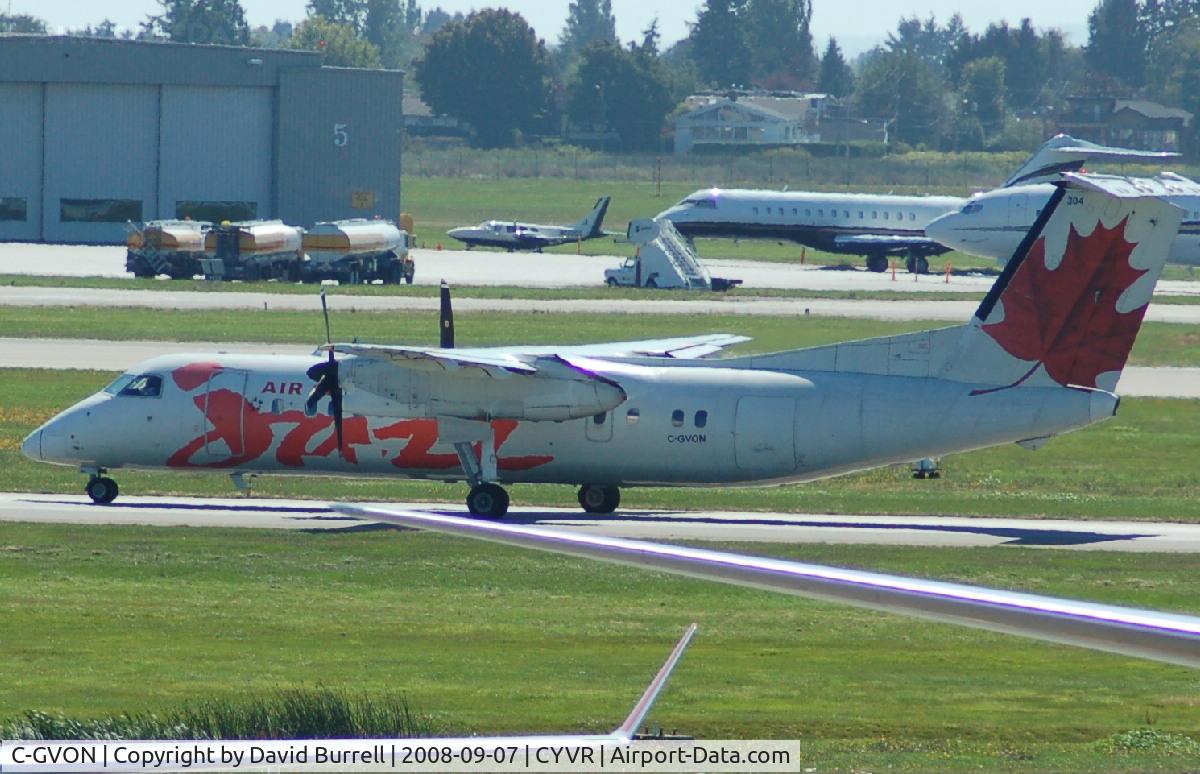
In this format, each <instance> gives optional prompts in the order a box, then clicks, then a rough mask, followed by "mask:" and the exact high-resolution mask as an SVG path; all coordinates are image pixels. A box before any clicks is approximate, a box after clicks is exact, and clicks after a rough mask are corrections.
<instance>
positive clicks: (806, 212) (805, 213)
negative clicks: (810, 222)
mask: <svg viewBox="0 0 1200 774" xmlns="http://www.w3.org/2000/svg"><path fill="white" fill-rule="evenodd" d="M804 217H806V218H811V217H812V210H810V209H805V210H804Z"/></svg>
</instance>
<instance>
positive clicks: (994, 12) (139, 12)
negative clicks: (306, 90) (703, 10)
mask: <svg viewBox="0 0 1200 774" xmlns="http://www.w3.org/2000/svg"><path fill="white" fill-rule="evenodd" d="M1096 2H1097V0H1058V2H1046V0H1005V2H1003V3H995V2H981V0H813V37H814V38H815V40H816V44H817V47H818V49H824V46H825V42H826V40H827V39H828V38H829V37H830V36H833V37H836V38H837V39H838V41H839V43H840V44H841V45H842V48H843V49H844V50H845V51H846V52H847V53H848V54H850V55H854V54H857V53H860V52H861V51H864V50H866V49H868V48H870V47H871V46H873V45H875V44H876V43H878V42H880V41H881V40H883V38H884V37H885V36H886V35H887V33H888V32H889V31H891V30H893V29H895V27H896V22H897V21H899V20H900V19H901V18H902V17H907V16H913V15H916V16H919V17H921V18H926V17H928V16H929V14H931V13H932V14H935V15H936V16H937V17H938V18H939V19H946V18H949V17H950V16H951V15H953V14H954V13H955V12H958V13H961V14H962V15H963V19H964V20H965V21H966V24H967V27H968V28H969V29H971V30H972V31H975V32H981V31H982V30H983V29H984V28H986V27H987V25H988V24H989V23H990V22H993V21H1000V20H1003V19H1007V20H1008V21H1009V22H1010V23H1012V24H1017V23H1019V22H1020V20H1021V18H1022V17H1025V16H1028V17H1029V18H1031V19H1033V23H1034V26H1036V27H1039V28H1047V27H1057V28H1059V29H1061V30H1063V31H1064V32H1066V33H1067V36H1068V39H1070V40H1071V42H1073V43H1076V44H1083V43H1086V42H1087V15H1088V13H1089V12H1090V11H1091V9H1092V8H1093V7H1095V5H1096ZM420 4H421V7H422V8H425V9H428V8H432V7H435V6H439V5H440V6H441V7H442V8H444V9H446V10H447V11H450V12H451V13H453V12H455V11H463V12H469V11H471V10H472V9H475V8H484V7H488V6H497V5H503V6H505V7H507V8H510V9H512V10H514V11H518V12H520V13H521V14H522V15H523V16H524V17H525V19H526V20H527V21H528V22H529V23H530V24H532V25H533V27H534V29H536V30H537V32H538V35H540V36H541V37H543V38H545V39H546V42H547V43H554V42H555V41H557V40H558V36H559V33H560V32H561V31H562V28H563V23H564V22H565V20H566V17H567V6H568V0H507V2H490V3H489V2H479V1H473V0H421V2H420ZM700 4H701V3H700V0H612V5H613V14H614V15H615V16H616V19H617V34H618V35H619V36H620V37H621V39H622V40H633V39H635V38H640V33H641V31H642V30H643V29H645V28H646V27H647V26H648V25H649V24H650V22H651V21H652V20H653V19H654V18H655V17H657V18H658V23H659V30H660V31H661V32H662V34H663V40H664V42H666V43H667V44H669V43H671V42H673V41H675V40H678V39H679V38H682V37H684V36H685V35H687V22H690V21H694V20H695V18H696V9H697V8H698V7H699V6H700ZM6 5H7V6H9V7H11V9H12V10H11V12H12V13H29V14H33V15H35V16H40V17H42V18H43V19H45V20H46V21H47V23H49V25H50V26H51V27H52V28H54V29H55V31H62V30H64V29H65V28H68V27H82V26H86V25H88V24H96V23H97V22H100V21H101V20H102V19H103V18H104V16H106V15H107V16H108V17H109V18H111V19H112V20H113V21H115V22H116V23H117V25H118V26H121V27H135V26H136V25H137V23H138V22H139V21H141V20H143V19H145V18H146V16H147V15H149V14H152V13H156V12H157V11H158V9H159V5H158V3H157V2H155V0H105V2H104V3H103V4H100V3H92V2H87V0H0V10H4V11H6V12H7V11H8V8H6V7H5V6H6ZM242 6H243V7H244V8H245V9H246V16H247V18H248V20H249V21H250V24H251V25H252V26H257V25H260V24H268V25H269V24H271V23H272V22H273V21H274V20H275V19H289V20H293V21H294V20H299V19H301V18H303V17H304V7H305V0H242ZM101 8H102V9H103V10H101Z"/></svg>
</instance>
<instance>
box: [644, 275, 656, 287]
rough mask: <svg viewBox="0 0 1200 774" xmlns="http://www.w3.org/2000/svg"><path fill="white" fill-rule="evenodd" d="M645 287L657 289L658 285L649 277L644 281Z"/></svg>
mask: <svg viewBox="0 0 1200 774" xmlns="http://www.w3.org/2000/svg"><path fill="white" fill-rule="evenodd" d="M646 287H648V288H657V287H658V283H657V282H655V281H654V278H653V277H651V278H650V279H648V280H646Z"/></svg>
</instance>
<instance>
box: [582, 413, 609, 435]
mask: <svg viewBox="0 0 1200 774" xmlns="http://www.w3.org/2000/svg"><path fill="white" fill-rule="evenodd" d="M585 421H586V422H587V439H588V440H589V441H611V440H612V437H613V413H612V412H611V411H605V412H604V413H603V414H597V415H595V416H593V417H588V418H587V419H586V420H585Z"/></svg>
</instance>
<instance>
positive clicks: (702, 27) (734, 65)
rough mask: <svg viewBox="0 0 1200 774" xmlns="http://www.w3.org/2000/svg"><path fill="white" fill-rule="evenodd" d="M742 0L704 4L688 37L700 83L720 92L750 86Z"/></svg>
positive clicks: (750, 65) (748, 51)
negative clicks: (741, 15)
mask: <svg viewBox="0 0 1200 774" xmlns="http://www.w3.org/2000/svg"><path fill="white" fill-rule="evenodd" d="M741 8H742V5H741V0H705V3H704V7H703V8H702V9H701V11H700V14H699V16H697V17H696V23H695V24H693V25H692V28H691V34H690V35H689V36H688V43H689V48H690V51H691V55H692V60H693V61H694V62H695V63H696V69H697V71H698V73H699V76H700V80H701V81H703V82H705V83H707V84H709V85H711V86H717V87H720V88H726V87H729V86H744V85H746V84H748V83H749V82H750V75H751V67H752V60H751V53H750V45H749V43H748V42H747V40H746V35H745V33H744V32H743V30H742V26H741V23H740V19H739V18H738V13H739V11H740V10H741Z"/></svg>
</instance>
